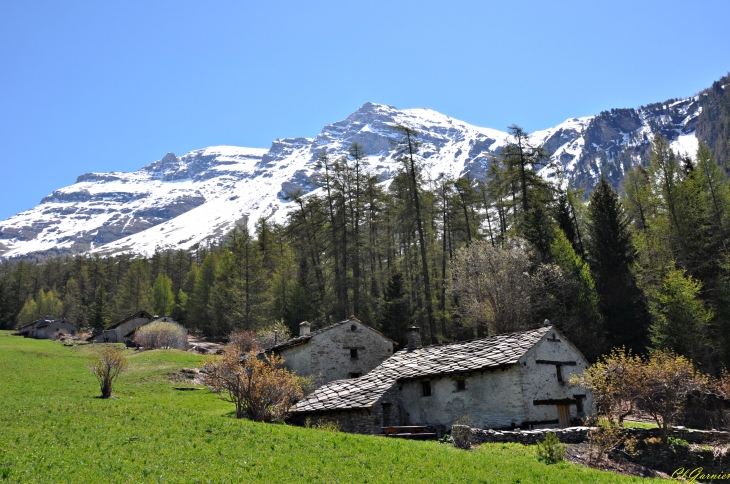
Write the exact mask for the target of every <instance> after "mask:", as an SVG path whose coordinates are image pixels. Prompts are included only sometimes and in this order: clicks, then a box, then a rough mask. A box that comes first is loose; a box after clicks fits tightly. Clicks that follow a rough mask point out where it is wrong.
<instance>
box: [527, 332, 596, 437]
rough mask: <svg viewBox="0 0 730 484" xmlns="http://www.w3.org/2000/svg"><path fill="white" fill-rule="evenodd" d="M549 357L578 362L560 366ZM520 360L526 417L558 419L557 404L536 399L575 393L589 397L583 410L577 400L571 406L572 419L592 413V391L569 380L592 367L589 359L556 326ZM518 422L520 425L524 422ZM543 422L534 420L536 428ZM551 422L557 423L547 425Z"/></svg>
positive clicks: (560, 397) (537, 419) (584, 401)
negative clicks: (572, 384)
mask: <svg viewBox="0 0 730 484" xmlns="http://www.w3.org/2000/svg"><path fill="white" fill-rule="evenodd" d="M538 361H539V362H540V363H538ZM549 361H555V362H575V365H561V366H560V370H558V369H557V367H556V366H555V365H552V364H546V363H545V362H549ZM520 363H521V365H520V368H521V369H522V397H523V405H524V415H525V420H526V421H528V422H545V421H553V420H557V419H558V407H557V406H556V405H534V404H533V402H534V401H535V400H562V399H575V395H585V398H583V399H582V402H581V404H582V409H581V411H579V410H578V406H577V405H575V404H571V405H570V406H569V412H570V417H571V419H576V418H582V417H585V415H586V414H590V413H591V410H592V408H593V398H592V395H591V394H590V392H587V391H586V389H584V388H580V387H574V386H570V385H569V384H568V379H570V377H571V376H572V375H575V374H579V373H582V372H583V371H584V370H585V369H586V368H588V362H587V361H586V360H585V358H583V355H581V354H580V352H579V351H578V350H577V349H576V348H575V347H574V346H573V345H572V344H570V343H569V342H568V341H567V340H566V339H565V337H563V336H562V335H561V334H560V333H558V332H557V331H555V330H552V331H550V332H548V334H546V335H545V336H544V337H543V338H542V339H541V340H540V341H539V342H538V343H537V344H536V345H535V346H533V347H532V348H531V349H530V350H529V351H528V352H527V353H526V354H525V355H524V356H523V357H522V358H521V359H520ZM558 371H560V378H558ZM560 380H562V381H560ZM517 424H518V425H520V422H517ZM540 426H541V424H539V423H538V424H534V425H533V427H532V428H540ZM550 426H556V425H555V424H552V425H550V424H547V425H544V426H543V428H545V427H550Z"/></svg>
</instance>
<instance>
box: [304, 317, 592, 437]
mask: <svg viewBox="0 0 730 484" xmlns="http://www.w3.org/2000/svg"><path fill="white" fill-rule="evenodd" d="M408 341H409V344H408V348H407V349H404V350H401V351H398V352H397V353H395V354H394V355H393V356H392V357H390V358H389V359H387V360H385V361H384V362H383V363H382V364H381V365H379V366H378V367H377V368H375V369H374V370H373V371H371V372H370V373H368V374H366V375H364V376H361V377H359V378H356V379H349V380H338V381H333V382H330V383H328V384H325V385H323V386H322V387H320V388H319V389H317V390H316V391H315V392H314V393H312V394H311V395H309V396H308V397H306V398H305V399H303V400H301V401H299V402H298V403H297V404H296V405H295V406H294V407H293V408H292V412H293V418H294V421H295V422H297V421H304V420H305V419H306V418H307V417H308V418H310V419H311V421H312V422H313V423H315V422H317V421H319V420H325V421H332V420H336V421H338V422H339V424H340V428H341V429H342V430H344V431H348V432H357V433H365V434H378V433H382V430H381V429H382V427H389V426H403V425H418V426H435V427H440V428H445V429H449V428H451V426H452V425H453V424H454V423H456V422H457V420H459V419H463V418H465V417H466V418H468V419H469V422H470V425H472V426H473V427H482V428H495V429H512V428H523V429H524V428H551V427H568V426H569V425H571V421H575V420H577V419H578V418H580V417H583V416H585V415H586V413H588V412H590V411H591V409H592V406H593V400H592V397H591V395H590V394H589V393H586V391H585V390H584V389H582V388H579V387H573V386H570V385H569V384H568V379H569V378H570V376H571V375H573V374H576V373H580V372H582V371H583V370H584V369H586V368H587V367H588V362H587V361H586V360H585V358H584V357H583V355H582V354H581V353H580V351H578V349H577V348H575V347H574V346H573V345H572V344H571V343H570V342H569V341H567V340H566V339H565V337H564V336H563V335H562V334H560V333H559V332H558V331H557V330H556V329H554V328H553V327H551V326H545V327H542V328H539V329H532V330H528V331H520V332H516V333H507V334H500V335H494V336H490V337H488V338H483V339H477V340H472V341H466V342H459V343H452V344H445V345H437V346H430V347H425V348H423V347H421V341H420V333H419V330H418V328H411V329H410V334H409V340H408Z"/></svg>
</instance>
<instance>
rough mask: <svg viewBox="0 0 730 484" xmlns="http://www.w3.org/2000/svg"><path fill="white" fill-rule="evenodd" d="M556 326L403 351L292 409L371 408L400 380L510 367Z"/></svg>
mask: <svg viewBox="0 0 730 484" xmlns="http://www.w3.org/2000/svg"><path fill="white" fill-rule="evenodd" d="M551 329H552V327H551V326H544V327H542V328H538V329H531V330H527V331H519V332H516V333H505V334H498V335H494V336H490V337H488V338H482V339H476V340H471V341H463V342H459V343H451V344H445V345H436V346H427V347H425V348H418V349H415V350H411V351H409V350H401V351H398V352H397V353H394V354H393V356H391V357H390V358H388V359H387V360H385V361H384V362H383V363H381V364H380V366H378V367H377V368H375V369H374V370H372V371H371V372H369V373H367V374H365V375H363V376H361V377H359V378H352V379H348V380H336V381H333V382H330V383H327V384H326V385H323V386H321V387H320V388H318V389H317V390H315V392H314V393H312V394H311V395H309V396H308V397H306V398H305V399H304V400H301V401H299V402H298V403H297V404H296V405H294V407H292V412H295V413H297V412H320V411H330V410H349V409H357V408H368V407H370V406H372V405H373V404H374V403H375V402H377V401H378V399H380V397H381V396H383V395H384V394H385V392H387V391H388V390H389V389H390V388H391V387H392V386H393V384H394V383H395V382H397V381H402V380H408V379H413V378H425V377H431V376H442V375H450V374H459V373H468V372H473V371H479V370H488V369H496V368H500V367H507V366H511V365H514V364H516V363H517V362H518V361H519V359H520V358H521V357H522V356H523V355H524V354H525V353H526V352H527V351H528V350H529V349H530V348H532V347H533V346H534V345H535V344H536V343H537V342H538V341H539V340H540V339H541V338H542V337H543V336H544V335H545V334H546V333H547V332H548V331H550V330H551Z"/></svg>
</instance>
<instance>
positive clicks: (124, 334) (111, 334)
mask: <svg viewBox="0 0 730 484" xmlns="http://www.w3.org/2000/svg"><path fill="white" fill-rule="evenodd" d="M154 319H155V318H154V317H153V316H152V315H151V314H150V313H148V312H147V311H137V312H136V313H134V314H130V315H129V316H127V317H126V318H124V319H122V320H121V321H119V322H118V323H116V324H114V325H112V326H110V327H108V328H106V329H105V330H102V332H101V333H99V334H96V335H93V336H91V337H90V338H89V339H88V341H90V342H92V343H128V344H131V343H132V337H133V336H134V332H135V330H136V329H137V328H139V327H140V326H144V325H145V324H148V323H149V322H150V321H153V320H154Z"/></svg>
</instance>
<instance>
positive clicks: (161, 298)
mask: <svg viewBox="0 0 730 484" xmlns="http://www.w3.org/2000/svg"><path fill="white" fill-rule="evenodd" d="M174 308H175V294H174V293H173V292H172V279H170V278H169V277H167V276H166V275H165V274H159V275H158V276H157V280H156V281H155V284H154V285H153V286H152V311H154V313H155V314H158V315H160V316H170V315H172V311H173V309H174Z"/></svg>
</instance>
